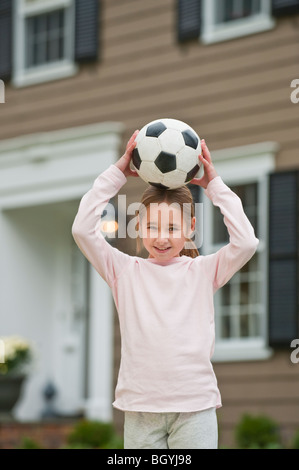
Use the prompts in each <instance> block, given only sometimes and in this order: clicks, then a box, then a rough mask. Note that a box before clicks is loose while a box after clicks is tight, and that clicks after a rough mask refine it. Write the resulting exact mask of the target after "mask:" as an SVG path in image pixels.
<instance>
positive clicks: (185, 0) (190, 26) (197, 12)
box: [177, 0, 201, 42]
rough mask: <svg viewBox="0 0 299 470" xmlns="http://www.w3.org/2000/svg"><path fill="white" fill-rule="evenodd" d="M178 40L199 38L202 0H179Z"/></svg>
mask: <svg viewBox="0 0 299 470" xmlns="http://www.w3.org/2000/svg"><path fill="white" fill-rule="evenodd" d="M177 19H178V25H177V28H178V31H177V34H178V40H179V41H180V42H183V41H188V40H190V39H198V38H199V35H200V25H201V0H177Z"/></svg>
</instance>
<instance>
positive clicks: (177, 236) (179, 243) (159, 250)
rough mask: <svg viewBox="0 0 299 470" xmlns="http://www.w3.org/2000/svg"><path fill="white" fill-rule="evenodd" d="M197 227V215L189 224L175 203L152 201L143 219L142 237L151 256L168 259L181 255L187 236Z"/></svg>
mask: <svg viewBox="0 0 299 470" xmlns="http://www.w3.org/2000/svg"><path fill="white" fill-rule="evenodd" d="M194 228H195V217H193V219H192V220H190V222H189V227H188V226H187V224H186V222H185V219H184V217H183V213H182V210H181V208H180V207H179V206H178V205H175V204H171V205H169V204H167V203H165V202H164V203H160V204H158V203H157V204H155V203H152V204H150V206H148V207H147V209H146V214H145V215H144V217H142V219H141V226H140V229H141V237H142V240H143V244H144V247H145V249H146V250H147V251H148V253H149V258H156V259H159V260H163V261H167V260H169V259H171V258H173V257H175V256H180V252H181V251H182V249H183V248H184V245H185V241H186V238H189V237H190V234H191V232H192V231H193V230H194Z"/></svg>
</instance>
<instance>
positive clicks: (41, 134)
mask: <svg viewBox="0 0 299 470" xmlns="http://www.w3.org/2000/svg"><path fill="white" fill-rule="evenodd" d="M298 24H299V1H297V0H286V1H282V0H279V1H278V0H272V1H271V0H261V1H255V0H252V1H246V2H245V1H242V0H240V1H234V2H230V1H226V0H217V1H216V0H201V1H200V0H177V1H176V0H163V2H161V1H158V0H152V1H151V2H146V1H144V0H126V2H123V1H121V0H102V1H100V0H52V1H49V0H46V1H45V0H35V1H34V2H32V1H29V0H11V1H10V0H2V1H1V2H0V79H1V80H3V82H4V84H5V100H2V101H1V103H0V136H1V137H0V139H1V140H0V208H1V210H0V238H1V245H0V246H1V250H0V253H1V262H0V270H1V271H0V278H1V283H0V315H1V317H0V336H2V335H9V334H14V333H18V334H21V335H23V336H25V337H27V338H29V339H31V341H32V342H33V343H34V345H35V349H36V358H37V359H36V361H35V363H34V368H33V371H32V373H31V375H30V378H29V379H28V381H27V383H26V388H25V391H24V396H23V398H22V401H21V402H20V403H19V405H18V407H17V409H16V416H17V417H18V418H19V419H20V420H23V421H25V420H27V421H28V420H39V419H40V418H41V416H42V413H43V411H44V409H45V399H44V395H43V393H44V390H45V387H46V386H47V385H48V384H49V383H50V384H53V385H54V387H55V390H56V397H55V402H54V404H55V409H56V412H57V413H59V414H60V415H64V416H74V415H76V414H78V413H81V412H82V410H83V412H84V414H85V415H86V416H88V417H92V418H97V419H101V420H111V419H114V420H115V422H116V423H117V424H118V425H119V426H121V424H122V413H119V412H117V411H115V410H113V409H112V407H111V402H112V401H113V392H114V386H115V381H116V377H117V372H118V365H119V358H120V338H119V330H118V323H117V315H116V312H115V308H114V306H113V303H112V299H111V295H110V291H109V288H108V287H107V286H106V284H105V283H104V281H103V280H102V279H101V278H100V277H99V276H98V275H97V274H96V273H95V272H94V270H93V269H92V268H90V266H89V265H88V263H87V262H86V261H85V259H84V258H83V256H82V255H81V253H80V252H79V251H78V249H77V247H76V246H75V244H74V242H73V239H72V236H71V225H72V221H73V219H74V216H75V214H76V211H77V208H78V204H79V201H80V198H81V197H82V195H83V194H84V193H85V192H86V191H87V190H88V189H89V188H90V187H91V185H92V183H93V181H94V179H95V178H96V176H97V175H98V174H99V173H101V172H102V171H103V170H104V169H105V168H107V167H108V166H109V165H110V164H111V163H113V162H115V161H116V160H117V158H119V156H120V155H121V153H122V151H123V149H124V147H125V143H126V142H127V140H128V138H129V137H130V135H131V134H132V132H133V131H134V130H135V129H137V128H141V127H142V126H143V125H144V124H146V123H147V122H149V121H151V120H153V119H156V118H158V117H174V118H176V119H181V120H183V121H185V122H188V124H190V125H191V126H192V127H193V128H194V129H196V131H197V132H198V133H199V135H200V136H201V137H204V138H205V139H206V141H207V143H208V145H209V148H210V149H211V151H212V156H213V159H214V162H215V166H216V169H217V170H218V172H219V174H220V175H221V176H222V177H223V179H224V181H225V182H226V183H227V184H228V185H229V186H230V187H232V189H233V190H235V191H236V192H237V193H238V194H239V195H240V197H241V198H242V201H243V204H244V207H245V210H246V212H247V214H248V216H249V218H250V220H251V221H252V223H253V225H254V227H255V230H256V233H257V236H258V238H259V239H260V244H259V247H258V251H257V253H256V255H255V256H254V258H253V259H252V260H251V261H250V262H249V263H248V264H247V265H246V266H245V267H244V268H243V269H242V270H241V271H240V272H239V273H238V274H236V276H234V278H233V279H232V280H231V281H230V283H229V284H228V285H227V286H226V287H225V288H223V289H222V290H221V291H220V292H219V293H218V294H217V296H216V297H215V311H216V345H215V354H214V357H213V364H214V368H215V372H216V375H217V377H218V382H219V387H220V390H221V393H222V400H223V408H222V409H220V410H219V413H218V416H219V427H220V443H221V444H222V445H233V443H234V434H233V432H234V427H235V425H236V423H237V422H238V420H239V419H240V417H241V416H242V414H243V413H245V412H248V413H252V414H255V413H262V414H266V415H268V416H271V417H272V418H273V419H275V420H276V421H278V422H279V423H280V426H281V429H282V432H283V437H284V439H285V441H286V442H289V440H290V439H291V437H292V435H293V433H294V432H295V430H296V429H298V428H299V396H298V392H297V390H298V384H299V364H298V363H297V362H296V360H292V358H294V357H295V359H296V357H298V355H297V356H296V354H294V348H292V346H291V343H292V342H293V341H294V340H295V339H297V338H299V332H298V184H299V180H298V170H299V157H298V144H299V133H298V124H299V103H298V98H297V90H298V84H299V77H298V63H297V62H298V40H299V33H298V31H299V30H298ZM3 101H4V102H3ZM144 189H145V184H144V183H143V182H142V181H141V180H140V179H134V180H133V179H129V180H128V182H127V183H126V185H125V186H124V187H123V188H122V190H121V192H120V194H121V195H124V196H126V203H127V205H130V204H131V203H133V202H135V201H138V200H139V197H140V195H141V193H142V192H143V190H144ZM202 201H203V204H204V210H203V214H204V218H203V245H202V246H201V247H200V251H201V253H203V254H208V253H210V252H213V251H214V250H216V249H218V248H219V247H221V246H222V245H223V244H224V243H226V240H227V239H226V232H225V230H223V222H222V218H221V217H219V214H218V213H217V211H216V212H215V211H214V209H213V207H212V206H211V204H210V203H209V201H208V200H207V198H205V197H204V196H202ZM122 210H123V211H124V212H126V209H125V208H123V209H122ZM122 215H123V216H128V217H129V216H130V215H129V214H122ZM113 243H115V244H116V246H117V247H118V248H119V249H122V250H125V251H126V252H128V253H130V254H135V242H134V240H130V239H127V240H123V239H116V240H113ZM293 344H294V343H293ZM292 353H293V355H292Z"/></svg>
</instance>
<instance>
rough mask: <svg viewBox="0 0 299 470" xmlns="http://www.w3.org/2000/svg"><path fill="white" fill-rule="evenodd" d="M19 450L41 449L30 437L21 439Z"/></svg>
mask: <svg viewBox="0 0 299 470" xmlns="http://www.w3.org/2000/svg"><path fill="white" fill-rule="evenodd" d="M20 449H42V447H41V445H40V444H39V443H38V442H37V441H35V440H34V439H31V437H23V438H22V442H21V446H20Z"/></svg>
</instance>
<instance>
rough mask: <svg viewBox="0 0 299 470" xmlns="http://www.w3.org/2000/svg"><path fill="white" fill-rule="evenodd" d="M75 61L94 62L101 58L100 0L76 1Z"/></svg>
mask: <svg viewBox="0 0 299 470" xmlns="http://www.w3.org/2000/svg"><path fill="white" fill-rule="evenodd" d="M75 5H76V15H75V17H76V20H75V60H76V61H77V62H84V61H94V60H97V59H98V56H99V53H98V52H99V28H100V24H99V15H100V0H76V4H75Z"/></svg>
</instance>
